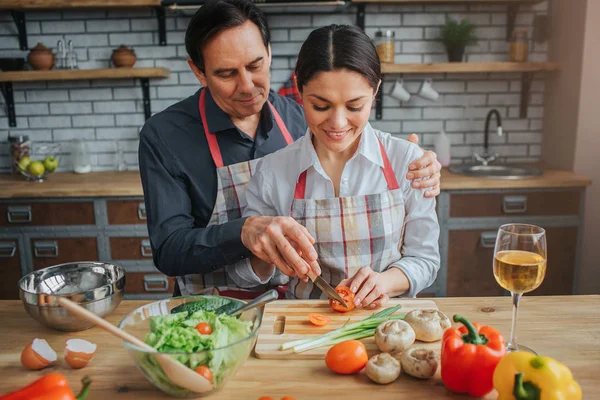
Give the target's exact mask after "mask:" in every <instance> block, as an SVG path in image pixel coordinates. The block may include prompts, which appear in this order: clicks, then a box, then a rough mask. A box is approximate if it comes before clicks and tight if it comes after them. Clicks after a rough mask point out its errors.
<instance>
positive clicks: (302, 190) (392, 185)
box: [294, 139, 400, 200]
mask: <svg viewBox="0 0 600 400" xmlns="http://www.w3.org/2000/svg"><path fill="white" fill-rule="evenodd" d="M377 141H378V142H379V149H380V150H381V157H382V158H383V168H381V170H382V171H383V176H384V177H385V181H386V182H387V185H388V189H390V190H396V189H399V188H400V185H398V180H397V179H396V174H395V173H394V170H393V169H392V164H391V163H390V160H389V158H388V156H387V153H386V152H385V149H384V148H383V144H382V143H381V140H379V139H377ZM305 194H306V171H304V172H302V173H301V174H300V176H299V177H298V182H296V190H295V192H294V199H295V200H299V199H304V196H305Z"/></svg>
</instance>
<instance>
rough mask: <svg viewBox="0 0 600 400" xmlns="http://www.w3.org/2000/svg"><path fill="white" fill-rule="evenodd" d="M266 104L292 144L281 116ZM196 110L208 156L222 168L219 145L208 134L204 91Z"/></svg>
mask: <svg viewBox="0 0 600 400" xmlns="http://www.w3.org/2000/svg"><path fill="white" fill-rule="evenodd" d="M267 103H269V107H270V108H271V112H272V113H273V116H274V117H275V122H276V123H277V127H279V130H280V131H281V134H282V135H283V138H284V139H285V142H286V143H287V144H292V143H294V139H292V135H290V132H289V131H288V130H287V127H286V126H285V123H284V122H283V120H282V119H281V116H280V115H279V113H278V112H277V110H276V109H275V107H273V104H271V102H269V101H267ZM198 108H199V109H200V117H201V118H202V126H203V127H204V135H205V136H206V141H207V142H208V149H209V150H210V155H211V156H212V158H213V161H214V162H215V165H216V166H217V168H221V167H223V157H222V156H221V149H220V148H219V143H217V137H216V136H215V135H214V134H212V133H210V131H209V130H208V122H207V120H206V89H204V90H202V92H200V101H199V104H198Z"/></svg>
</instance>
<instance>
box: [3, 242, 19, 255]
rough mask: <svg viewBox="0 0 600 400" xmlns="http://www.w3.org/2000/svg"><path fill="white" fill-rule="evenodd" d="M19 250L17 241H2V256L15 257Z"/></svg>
mask: <svg viewBox="0 0 600 400" xmlns="http://www.w3.org/2000/svg"><path fill="white" fill-rule="evenodd" d="M16 252H17V243H16V242H0V257H3V258H10V257H14V256H15V253H16Z"/></svg>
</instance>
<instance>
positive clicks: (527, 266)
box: [494, 224, 547, 354]
mask: <svg viewBox="0 0 600 400" xmlns="http://www.w3.org/2000/svg"><path fill="white" fill-rule="evenodd" d="M546 260H547V254H546V231H545V230H544V229H543V228H540V227H539V226H535V225H528V224H506V225H502V226H501V227H500V229H498V236H497V237H496V246H495V248H494V277H495V278H496V281H497V282H498V284H500V286H502V287H503V288H504V289H506V290H508V291H510V294H511V296H512V303H513V314H512V326H511V329H510V340H509V341H508V343H507V344H506V351H507V352H511V351H528V352H530V353H533V354H537V353H536V352H535V351H533V350H532V349H530V348H528V347H526V346H523V345H518V344H517V332H516V330H517V312H518V309H519V301H520V300H521V296H522V295H523V293H528V292H531V291H532V290H534V289H536V288H537V287H538V286H540V285H541V283H542V281H543V280H544V277H545V276H546Z"/></svg>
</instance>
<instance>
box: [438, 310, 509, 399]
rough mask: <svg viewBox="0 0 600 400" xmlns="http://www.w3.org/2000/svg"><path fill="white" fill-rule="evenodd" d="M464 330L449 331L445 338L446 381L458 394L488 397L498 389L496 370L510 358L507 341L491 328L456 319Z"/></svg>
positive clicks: (443, 349) (451, 329) (443, 363)
mask: <svg viewBox="0 0 600 400" xmlns="http://www.w3.org/2000/svg"><path fill="white" fill-rule="evenodd" d="M453 319H454V322H461V323H462V324H463V326H461V327H460V329H456V328H448V329H446V331H445V332H444V336H443V338H442V355H441V358H442V381H443V382H444V385H445V386H446V387H447V388H448V389H450V390H451V391H453V392H456V393H468V394H470V395H471V396H478V397H479V396H484V395H486V394H488V393H489V392H491V391H492V389H493V388H494V381H493V376H494V369H495V368H496V365H497V364H498V363H499V362H500V360H501V359H502V357H504V355H505V354H506V347H505V345H504V338H503V337H502V335H501V334H500V333H499V332H498V331H497V330H496V329H494V328H492V327H490V326H480V325H478V324H474V323H471V322H469V321H468V320H467V319H466V318H463V317H461V316H460V315H454V318H453Z"/></svg>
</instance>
